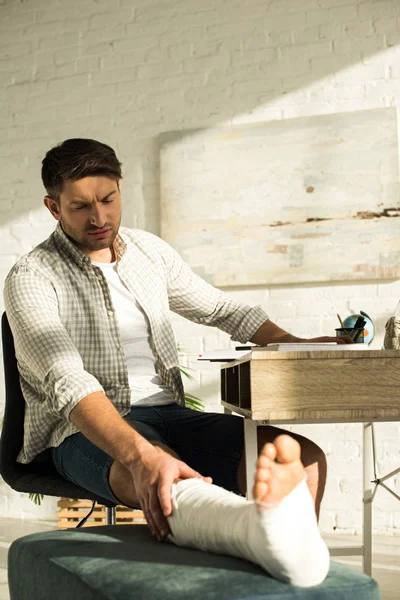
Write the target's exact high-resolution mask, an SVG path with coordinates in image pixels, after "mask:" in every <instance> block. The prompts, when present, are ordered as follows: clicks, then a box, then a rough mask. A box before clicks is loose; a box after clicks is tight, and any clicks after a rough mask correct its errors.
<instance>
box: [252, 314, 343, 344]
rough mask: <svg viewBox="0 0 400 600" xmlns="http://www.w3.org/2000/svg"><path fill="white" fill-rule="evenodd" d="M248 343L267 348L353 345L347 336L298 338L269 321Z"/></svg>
mask: <svg viewBox="0 0 400 600" xmlns="http://www.w3.org/2000/svg"><path fill="white" fill-rule="evenodd" d="M250 342H253V343H254V344H258V345H259V346H267V345H268V344H279V343H289V344H290V343H291V344H306V343H307V342H319V343H321V342H325V343H326V342H336V343H338V344H353V343H354V342H353V340H352V339H351V337H350V336H349V335H344V336H343V337H331V336H322V337H316V338H299V337H296V336H295V335H292V334H291V333H288V332H287V331H284V329H281V328H280V327H278V326H277V325H275V323H273V322H272V321H271V320H270V319H268V320H267V321H265V322H264V323H263V324H262V325H261V327H260V328H259V329H258V330H257V331H256V332H255V334H254V335H253V337H252V338H251V339H250Z"/></svg>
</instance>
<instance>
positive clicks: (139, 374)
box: [92, 261, 174, 406]
mask: <svg viewBox="0 0 400 600" xmlns="http://www.w3.org/2000/svg"><path fill="white" fill-rule="evenodd" d="M92 263H93V264H94V265H95V266H96V267H99V268H100V269H101V270H102V272H103V274H104V277H105V278H106V279H107V283H108V287H109V289H110V294H111V300H112V303H113V306H114V310H115V313H116V316H117V321H118V324H119V330H120V337H121V344H122V348H123V351H124V355H125V360H126V365H127V369H128V379H129V387H130V389H131V405H133V404H134V405H135V406H138V405H141V406H145V405H146V406H154V405H161V404H171V403H173V402H174V397H173V396H172V394H171V392H170V391H169V389H168V388H167V387H166V386H163V385H162V383H161V378H160V377H159V375H157V373H156V370H155V359H154V355H153V352H152V350H151V348H150V344H149V326H148V321H147V317H146V315H145V313H144V311H143V310H142V308H141V306H140V305H139V303H138V302H137V301H136V299H135V297H134V296H133V295H132V294H131V292H130V291H129V290H128V288H127V287H126V286H125V285H124V284H123V282H122V281H121V279H120V277H119V275H118V271H117V263H116V262H114V263H99V262H95V261H92Z"/></svg>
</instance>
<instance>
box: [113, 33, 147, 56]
mask: <svg viewBox="0 0 400 600" xmlns="http://www.w3.org/2000/svg"><path fill="white" fill-rule="evenodd" d="M155 46H157V40H155V39H154V37H153V36H150V35H141V36H127V37H125V38H124V39H117V40H116V41H115V42H113V48H114V50H115V52H116V53H118V52H133V51H134V50H135V49H136V48H152V47H155Z"/></svg>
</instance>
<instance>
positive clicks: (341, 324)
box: [336, 313, 344, 329]
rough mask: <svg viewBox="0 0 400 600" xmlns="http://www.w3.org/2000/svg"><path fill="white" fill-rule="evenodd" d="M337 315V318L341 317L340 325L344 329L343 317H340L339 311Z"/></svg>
mask: <svg viewBox="0 0 400 600" xmlns="http://www.w3.org/2000/svg"><path fill="white" fill-rule="evenodd" d="M336 316H337V318H338V319H339V323H340V327H341V328H342V329H344V325H343V321H342V319H341V318H340V315H339V313H336Z"/></svg>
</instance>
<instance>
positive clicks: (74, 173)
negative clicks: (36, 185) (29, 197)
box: [42, 138, 122, 202]
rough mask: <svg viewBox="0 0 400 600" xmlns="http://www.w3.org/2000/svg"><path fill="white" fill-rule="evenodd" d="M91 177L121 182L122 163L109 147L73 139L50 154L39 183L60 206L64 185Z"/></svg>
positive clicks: (53, 149)
mask: <svg viewBox="0 0 400 600" xmlns="http://www.w3.org/2000/svg"><path fill="white" fill-rule="evenodd" d="M91 175H105V176H106V177H110V179H114V180H116V181H117V180H118V179H121V177H122V173H121V163H120V162H119V160H118V158H117V157H116V154H115V152H114V150H113V149H112V148H110V146H107V144H102V143H101V142H97V141H96V140H90V139H85V138H73V139H70V140H65V142H62V143H61V144H58V145H57V146H55V147H54V148H52V149H51V150H49V151H48V152H47V154H46V156H45V157H44V159H43V161H42V181H43V185H44V187H45V188H46V191H47V194H48V195H49V196H50V198H53V199H54V200H56V201H57V202H60V193H61V190H62V187H63V184H64V182H65V181H68V180H70V181H77V180H78V179H83V178H84V177H89V176H91Z"/></svg>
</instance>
